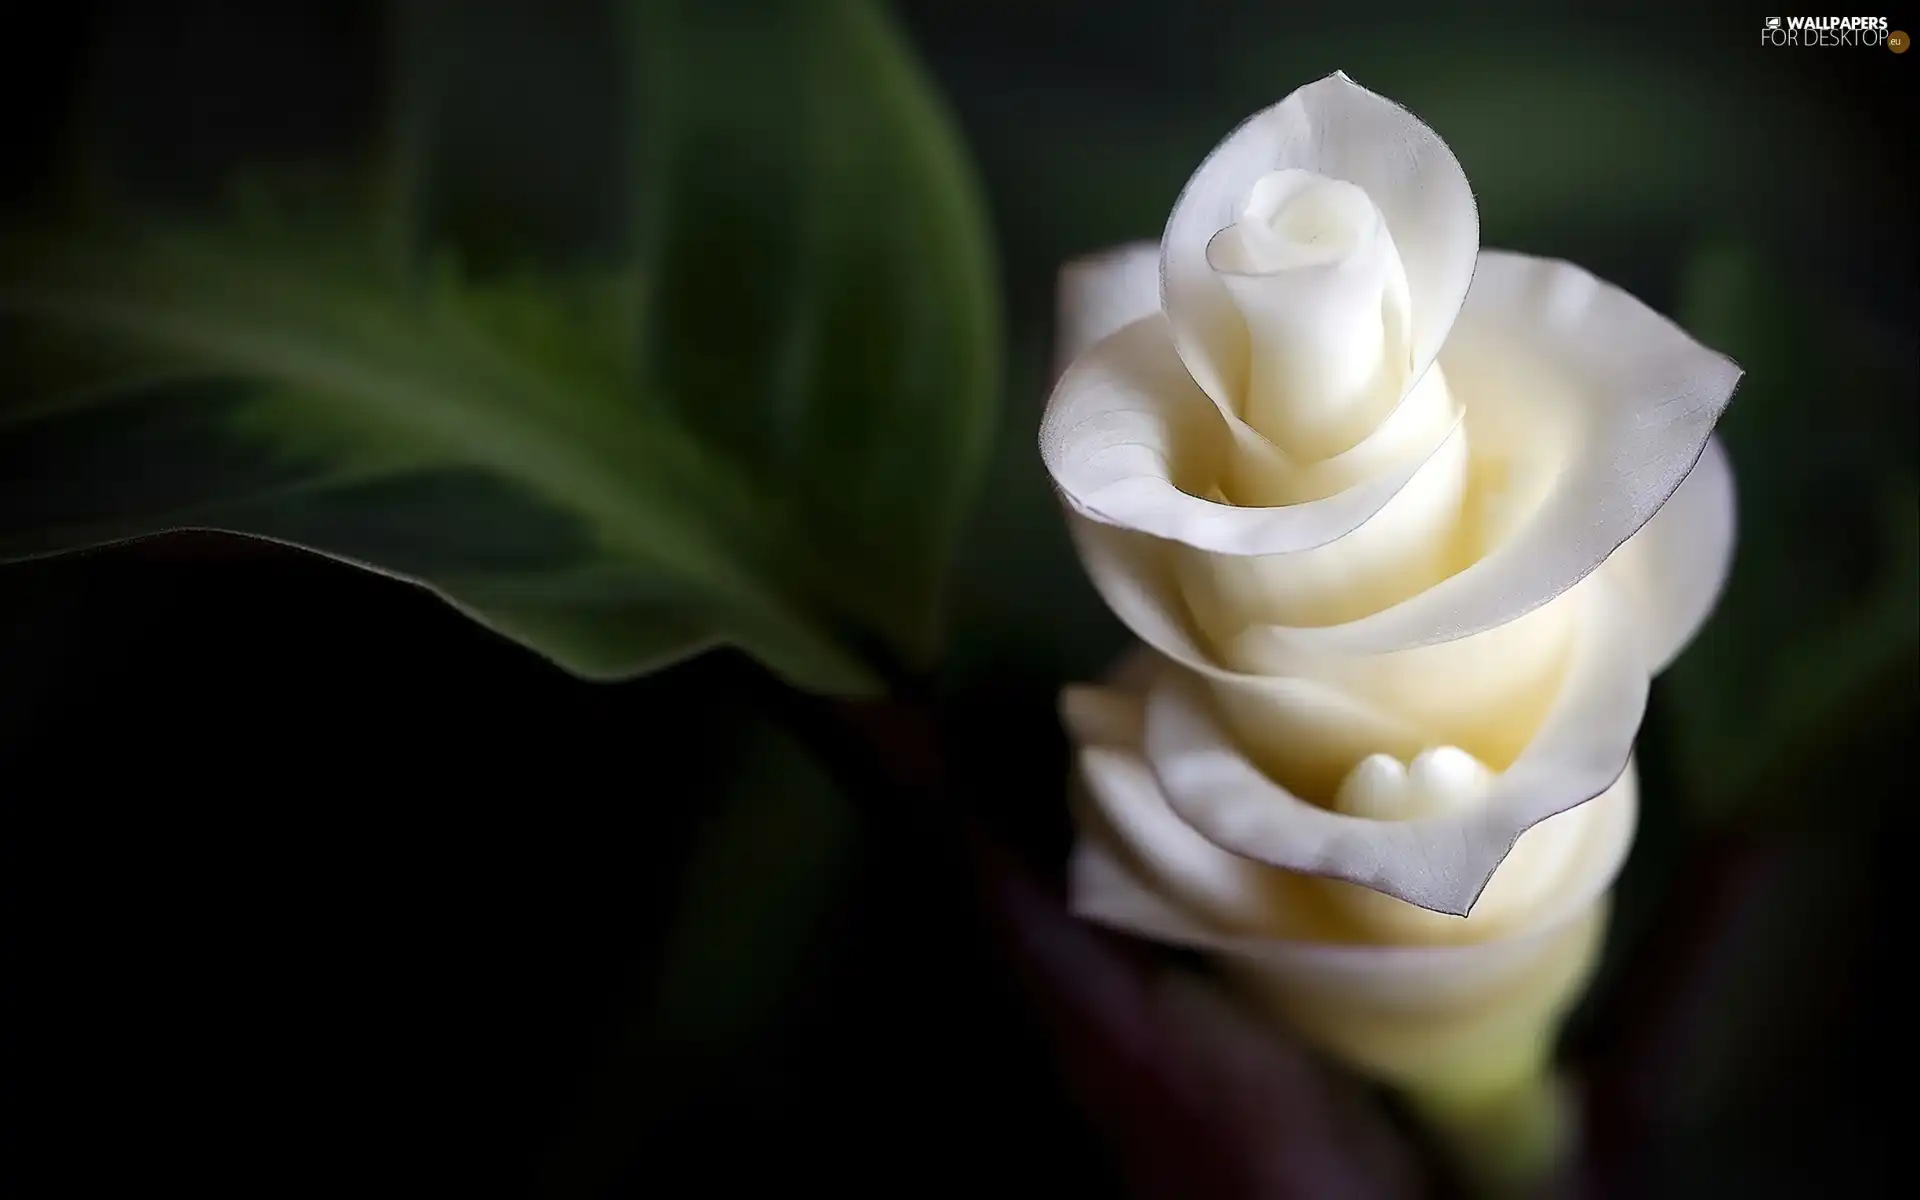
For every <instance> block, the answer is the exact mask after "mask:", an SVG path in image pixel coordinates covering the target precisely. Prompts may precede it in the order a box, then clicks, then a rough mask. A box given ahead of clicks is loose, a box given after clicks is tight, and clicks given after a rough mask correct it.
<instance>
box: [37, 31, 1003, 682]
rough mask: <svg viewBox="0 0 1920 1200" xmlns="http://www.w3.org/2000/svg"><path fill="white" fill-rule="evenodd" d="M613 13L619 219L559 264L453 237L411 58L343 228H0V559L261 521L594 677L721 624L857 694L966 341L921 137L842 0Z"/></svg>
mask: <svg viewBox="0 0 1920 1200" xmlns="http://www.w3.org/2000/svg"><path fill="white" fill-rule="evenodd" d="M483 9H484V13H483V12H482V10H483ZM500 11H501V10H498V9H496V8H494V7H493V6H473V7H469V6H441V7H435V8H427V9H423V10H420V14H418V15H416V17H415V20H416V22H417V25H416V27H415V28H414V29H413V30H412V32H413V35H414V36H413V40H414V41H416V42H419V43H424V44H430V45H442V46H451V47H454V48H456V49H455V53H456V56H457V48H459V47H461V46H465V45H469V44H470V39H465V38H463V37H461V36H460V35H459V30H458V28H457V26H458V25H459V23H460V22H462V21H471V20H477V19H480V16H481V15H487V16H488V19H496V18H497V17H498V14H499V12H500ZM528 11H529V12H530V13H532V12H536V11H537V10H534V9H532V8H531V7H529V10H528ZM614 11H615V15H616V17H617V19H614V20H610V21H609V22H608V30H609V33H610V35H611V36H614V37H615V38H616V39H617V42H618V44H619V45H620V46H622V47H624V48H625V49H626V51H627V55H626V57H625V58H624V59H622V60H621V63H620V68H621V69H620V72H619V74H620V77H621V78H623V79H625V80H626V81H627V83H628V87H629V91H630V93H631V98H632V99H633V101H634V103H632V104H631V105H628V106H625V107H624V108H623V110H622V111H623V112H624V113H625V114H626V115H625V116H624V117H622V118H621V119H619V120H618V121H616V122H615V123H614V127H615V129H616V130H617V131H618V132H619V133H620V134H621V135H622V136H621V137H618V138H610V139H607V141H608V144H609V145H623V146H631V147H632V154H631V155H629V156H627V157H626V158H623V157H622V156H621V155H620V154H616V155H614V156H613V157H614V158H615V159H617V160H618V161H613V162H608V163H606V164H604V168H605V172H606V174H607V176H608V177H609V178H611V179H613V180H615V181H620V182H622V183H623V184H624V185H626V186H629V187H630V188H631V194H630V196H629V197H628V199H627V200H626V201H625V202H624V203H623V204H622V205H621V206H620V207H621V208H622V209H623V210H624V211H626V212H627V213H628V214H630V217H631V229H630V231H629V234H628V236H627V237H626V238H625V239H624V241H623V242H622V243H621V245H622V247H623V249H622V250H621V252H620V253H618V254H610V255H608V256H607V260H606V261H605V262H604V264H603V265H599V266H596V267H595V268H594V269H592V270H591V271H587V270H583V269H579V268H575V269H574V270H572V271H570V272H568V273H565V274H562V273H558V272H556V271H553V270H551V269H548V270H544V271H539V272H535V271H532V270H528V269H524V268H522V269H512V268H508V267H490V268H489V269H487V270H476V269H473V268H472V267H468V268H466V269H462V268H461V267H459V266H457V265H455V264H458V263H459V262H461V261H462V259H463V258H464V259H465V260H466V261H468V262H469V263H471V262H475V261H479V262H489V261H491V260H493V259H496V258H501V257H503V256H501V255H499V254H497V253H495V251H496V250H497V247H491V246H490V247H487V248H486V253H482V254H480V255H478V256H477V257H476V256H473V255H463V253H462V252H463V250H464V249H465V246H464V245H463V244H460V243H458V242H455V243H454V244H448V240H447V239H446V238H445V237H444V236H441V235H440V234H439V233H438V232H436V231H437V230H439V229H440V228H441V227H442V223H441V222H440V221H439V219H438V215H437V214H438V210H437V208H436V207H435V205H434V204H428V203H424V202H423V200H422V197H423V195H425V196H441V198H444V196H442V195H441V194H442V193H444V192H445V191H446V190H447V189H446V188H445V187H444V186H441V185H442V184H443V183H444V181H445V178H447V174H446V171H445V169H444V168H445V165H446V162H447V161H448V160H447V158H446V155H445V154H443V153H442V150H443V148H444V142H441V141H436V137H437V136H438V135H437V133H436V130H441V131H444V130H446V129H454V128H459V127H460V123H459V122H458V121H457V120H454V119H453V118H454V117H455V116H457V115H458V106H459V102H460V101H461V99H462V95H463V94H462V93H461V92H460V91H459V90H458V89H452V90H451V91H449V92H448V93H447V94H446V95H444V96H442V95H440V94H439V92H438V91H437V90H436V89H437V87H438V85H439V83H440V82H441V81H442V80H443V79H444V78H446V77H447V76H446V74H445V72H444V71H442V70H441V69H440V68H443V67H444V66H445V62H444V58H443V59H441V60H428V61H425V62H423V63H422V64H421V65H420V67H419V71H420V73H421V76H422V78H423V79H424V82H420V83H418V86H417V87H416V88H415V89H413V90H411V91H410V90H408V89H402V91H403V104H402V108H403V109H404V110H405V112H404V113H403V119H402V120H400V121H398V122H396V129H397V130H398V131H399V134H400V136H398V137H397V138H396V139H395V145H396V146H397V147H398V149H397V150H396V151H395V154H394V157H393V159H392V160H391V162H390V163H389V167H390V168H391V169H390V170H388V171H387V172H386V176H385V182H384V186H383V187H382V188H380V189H376V192H377V195H378V198H379V201H380V208H379V211H378V212H376V213H375V214H373V216H374V219H373V220H366V219H364V218H365V217H366V216H367V213H366V207H365V205H364V204H360V203H357V202H355V201H353V200H351V199H350V198H349V199H343V200H342V201H341V202H340V203H338V204H336V205H334V206H332V207H331V208H330V209H329V208H327V207H325V206H319V207H312V208H310V209H302V210H296V209H294V208H292V207H289V206H286V205H284V204H283V205H281V206H280V207H278V208H275V207H273V206H271V205H269V206H266V207H264V208H262V207H261V206H260V205H258V204H256V205H255V206H254V210H253V211H251V212H247V213H243V214H242V215H241V216H239V217H236V218H234V219H232V220H230V221H227V222H225V223H223V224H220V225H218V226H206V225H202V226H196V227H184V226H180V225H173V226H169V227H164V228H162V227H157V226H155V225H153V224H152V223H148V222H130V223H129V222H122V223H117V224H109V223H105V222H93V223H89V224H85V225H82V226H80V227H79V228H73V227H67V228H64V229H62V230H61V231H58V232H49V231H47V230H32V231H22V232H20V233H17V234H15V235H13V236H11V237H9V238H7V239H5V240H0V278H4V283H0V317H4V318H6V319H7V321H8V324H7V326H5V327H4V328H0V336H6V337H8V338H10V339H11V340H12V341H13V343H14V344H13V345H12V346H11V347H10V349H11V350H13V351H14V353H13V355H12V356H11V357H13V358H14V359H16V360H17V361H24V362H25V363H27V364H28V365H29V366H30V367H31V369H30V370H22V371H20V372H17V373H16V375H15V376H14V378H13V379H11V380H10V381H9V385H8V387H7V391H6V394H5V395H4V397H0V480H4V483H3V484H0V487H4V488H5V489H6V491H7V493H8V496H7V498H8V500H9V501H10V503H9V504H8V505H7V506H6V508H5V513H6V516H5V518H4V519H0V555H4V556H8V557H20V556H25V555H36V554H45V553H51V552H56V551H61V550H67V549H73V548H78V547H84V546H90V545H96V544H100V543H103V542H110V541H115V540H120V539H124V538H129V537H135V536H140V535H143V534H148V533H153V532H159V531H163V530H169V529H177V528H216V529H226V530H232V531H235V532H240V533H245V534H252V535H257V536H261V537H267V538H273V539H277V540H281V541H286V542H290V543H294V544H297V545H301V546H306V547H309V548H311V549H314V550H317V551H319V552H321V553H324V554H328V555H331V556H334V557H337V558H341V559H344V560H347V561H351V562H355V563H359V564H361V565H363V566H367V567H370V568H372V569H374V570H379V571H383V572H386V573H390V574H394V575H398V576H401V577H403V578H406V579H410V580H414V581H417V582H420V583H423V584H425V585H427V586H428V587H430V588H432V589H433V590H434V591H436V592H438V593H439V594H441V595H442V596H444V597H445V598H447V599H448V600H450V601H451V602H452V603H454V604H455V605H457V606H458V607H460V608H462V609H463V610H465V611H467V612H469V613H471V614H472V615H474V616H475V617H477V618H478V619H479V620H481V621H483V622H484V623H486V624H488V625H490V626H492V627H494V628H495V629H498V630H500V631H501V632H503V633H505V634H507V635H508V636H511V637H514V638H516V639H518V640H520V641H522V642H524V643H526V644H528V645H530V646H532V647H533V648H534V649H536V650H538V651H539V652H541V653H543V654H545V655H547V656H548V657H550V658H552V659H554V660H555V661H557V662H559V663H560V664H561V665H563V666H565V667H567V668H568V669H570V670H573V671H575V672H578V673H580V674H583V675H587V676H591V677H619V676H626V675H631V674H634V673H637V672H641V671H645V670H648V669H651V668H653V667H657V666H659V665H662V664H663V663H666V662H670V661H673V660H674V659H676V658H679V657H683V656H685V655H686V654H689V653H693V652H695V651H698V650H700V649H703V648H705V647H707V646H709V645H712V644H715V643H720V642H730V643H734V644H737V645H740V646H742V647H744V648H746V649H747V650H748V651H750V652H751V653H753V654H755V655H756V656H758V657H760V658H761V659H763V660H764V661H766V662H767V663H769V664H770V665H772V666H773V667H774V668H775V669H777V670H778V671H780V672H781V673H782V674H784V675H785V676H787V677H788V678H789V679H791V680H793V681H795V682H797V683H800V684H802V685H804V686H808V687H812V688H816V689H820V690H826V691H835V692H849V693H857V692H863V691H871V690H874V688H875V687H876V686H877V681H876V678H875V675H874V672H873V670H872V669H871V667H870V666H869V665H868V663H867V662H866V661H864V660H863V659H864V656H863V654H861V653H858V652H856V651H854V650H850V649H849V648H848V647H849V646H855V647H858V648H859V649H860V650H861V651H865V650H869V649H872V648H874V647H876V646H878V647H881V648H882V650H881V652H882V654H883V655H884V656H885V657H888V658H899V659H905V660H907V661H908V662H911V663H915V664H923V663H925V662H926V661H927V660H929V659H930V658H931V656H932V655H933V653H934V651H935V649H936V643H937V640H938V630H939V616H940V613H939V602H940V596H941V591H942V586H943V582H944V576H945V571H946V568H947V564H948V561H949V558H950V555H951V549H952V543H953V541H954V538H955V536H956V534H957V529H958V525H959V522H960V520H961V518H962V515H963V513H964V510H965V507H966V504H967V501H968V499H969V498H970V495H971V492H972V489H973V485H974V483H975V481H976V477H977V475H978V473H979V468H980V465H981V463H980V460H981V458H982V454H983V451H984V448H985V446H986V444H987V440H988V438H989V436H990V433H991V425H992V404H993V398H994V392H995V387H994V381H995V380H996V377H997V373H998V369H999V368H998V361H997V359H998V344H997V337H998V330H997V324H996V318H995V316H994V313H993V289H992V280H991V276H990V267H989V261H990V253H989V249H988V247H987V244H986V238H985V233H984V221H983V219H982V217H981V214H980V211H979V206H978V203H977V200H976V197H975V196H974V193H973V191H972V183H971V180H970V179H969V178H968V176H967V174H966V171H965V169H964V166H963V164H962V161H961V159H960V156H959V154H958V151H957V148H956V146H955V144H954V141H953V139H952V136H951V133H950V131H949V130H948V128H947V126H946V124H945V122H944V119H943V118H942V116H941V115H940V113H939V111H938V108H937V105H936V104H935V102H934V100H933V98H932V97H931V95H930V94H929V92H928V90H927V89H926V87H925V85H924V83H923V82H922V81H921V80H920V79H919V77H918V76H917V74H916V73H915V71H914V69H913V67H912V66H911V64H910V62H909V60H908V58H907V56H906V54H905V53H904V51H903V49H902V47H901V45H900V42H899V39H898V38H897V37H896V35H895V34H894V33H893V31H892V30H891V29H890V28H889V27H888V26H887V25H886V24H885V22H884V20H883V19H882V18H881V17H879V16H878V15H877V14H876V13H874V12H873V11H872V10H871V9H870V8H869V7H868V6H867V5H866V4H864V3H860V2H858V0H834V2H830V3H817V4H815V3H803V2H801V0H791V2H787V3H776V4H757V5H750V6H749V5H733V4H692V3H685V4H671V3H660V4H622V5H619V6H617V8H616V9H615V10H614ZM476 14H479V15H476ZM535 24H537V22H535ZM573 32H574V33H575V34H577V33H578V32H579V31H578V30H575V31H573ZM536 40H537V39H536ZM578 40H579V39H578V38H575V39H574V41H573V42H567V43H566V44H565V45H562V46H561V48H560V52H559V57H560V59H561V60H564V58H565V52H566V50H567V46H572V47H573V51H575V52H578V51H579V49H580V47H579V45H577V44H576V43H577V42H578ZM588 44H589V45H593V44H592V43H591V41H590V40H589V42H588ZM593 48H595V49H602V50H603V47H599V46H594V47H593ZM564 133H565V131H564V130H556V131H555V135H556V138H558V137H560V136H561V135H563V134H564ZM524 141H525V139H521V141H520V142H516V141H514V140H512V139H505V140H503V142H502V145H503V146H504V147H506V148H509V149H511V148H513V147H514V146H516V145H518V144H522V143H524ZM623 153H624V152H623ZM627 158H630V159H631V161H627ZM539 166H540V164H538V163H531V164H529V169H531V170H535V171H537V170H538V168H539ZM437 181H438V182H437ZM436 188H438V189H439V191H437V192H436V191H435V189H436ZM508 233H509V236H508V237H507V241H508V242H509V243H511V242H512V241H513V238H512V237H511V230H509V231H508ZM531 236H532V233H531V231H529V233H528V238H529V239H530V238H531ZM23 354H24V355H25V358H24V359H22V355H23Z"/></svg>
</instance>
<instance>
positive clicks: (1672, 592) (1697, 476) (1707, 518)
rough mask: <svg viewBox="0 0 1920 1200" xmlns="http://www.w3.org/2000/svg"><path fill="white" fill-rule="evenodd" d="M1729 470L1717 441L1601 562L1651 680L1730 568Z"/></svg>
mask: <svg viewBox="0 0 1920 1200" xmlns="http://www.w3.org/2000/svg"><path fill="white" fill-rule="evenodd" d="M1734 510H1735V506H1734V490H1733V468H1732V467H1731V466H1730V465H1729V464H1728V462H1727V452H1726V450H1725V449H1724V448H1723V447H1722V446H1721V445H1720V441H1719V439H1718V438H1713V439H1709V440H1708V442H1707V447H1706V450H1705V451H1704V452H1703V453H1702V454H1701V455H1700V461H1699V462H1697V463H1695V464H1694V467H1693V470H1692V471H1691V472H1690V473H1689V474H1688V475H1687V478H1686V481H1685V482H1683V483H1682V484H1681V485H1680V488H1679V490H1678V491H1676V492H1674V494H1673V497H1672V498H1671V499H1669V500H1668V501H1667V503H1666V506H1665V507H1663V508H1662V509H1661V510H1660V511H1659V512H1658V513H1656V514H1654V517H1653V519H1652V520H1651V521H1648V522H1647V523H1646V525H1644V526H1643V527H1642V528H1641V530H1640V532H1639V533H1636V534H1634V535H1633V537H1631V538H1629V539H1628V541H1627V544H1626V545H1624V546H1622V547H1620V550H1619V552H1618V553H1616V554H1615V555H1614V556H1613V557H1612V558H1610V559H1608V560H1607V569H1608V571H1609V572H1610V573H1611V574H1613V575H1614V576H1615V577H1616V578H1618V579H1619V580H1620V581H1621V584H1622V589H1623V591H1625V592H1626V594H1627V595H1628V596H1629V597H1630V598H1631V599H1632V600H1633V602H1634V603H1635V604H1636V605H1637V606H1638V607H1639V610H1640V620H1639V628H1640V638H1641V642H1642V644H1643V645H1645V647H1646V651H1647V665H1648V668H1649V670H1650V672H1651V673H1652V674H1655V675H1658V674H1659V673H1660V672H1661V671H1663V670H1665V669H1666V667H1667V664H1668V663H1670V662H1672V661H1673V660H1674V659H1675V658H1676V657H1678V656H1679V654H1680V651H1682V650H1684V649H1685V648H1686V646H1687V643H1688V642H1691V641H1692V640H1693V635H1694V634H1695V633H1697V632H1699V630H1700V626H1701V625H1702V624H1703V623H1704V622H1705V621H1706V619H1707V614H1708V613H1710V612H1712V611H1713V605H1714V601H1715V600H1717V599H1719V597H1720V589H1721V588H1722V587H1724V586H1725V585H1726V582H1727V572H1728V570H1729V569H1731V568H1732V566H1733V535H1734V524H1735V516H1734Z"/></svg>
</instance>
